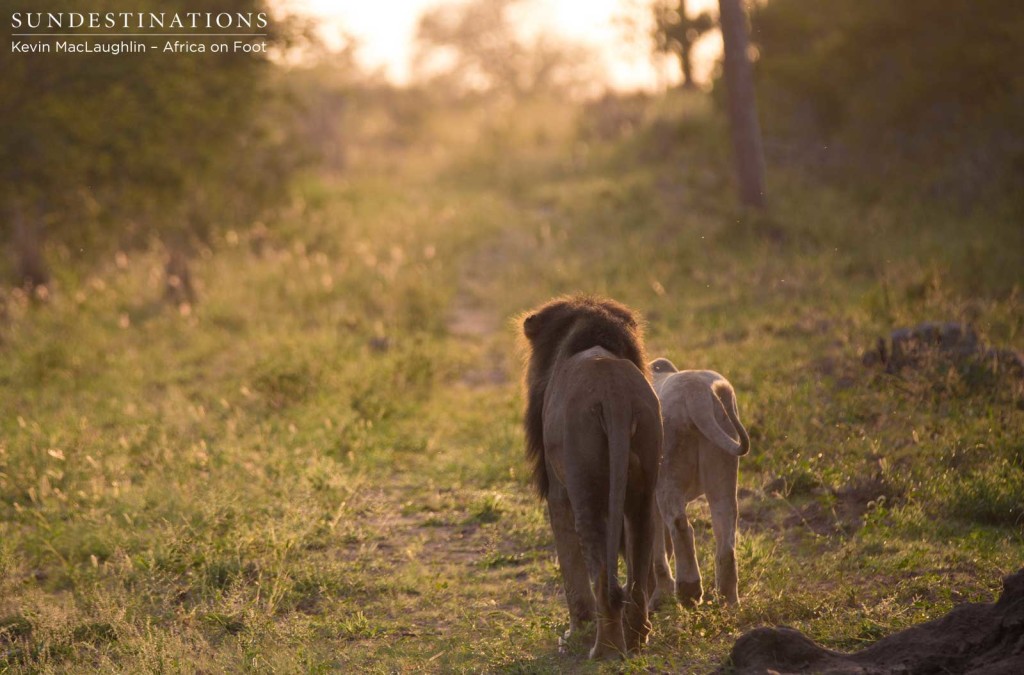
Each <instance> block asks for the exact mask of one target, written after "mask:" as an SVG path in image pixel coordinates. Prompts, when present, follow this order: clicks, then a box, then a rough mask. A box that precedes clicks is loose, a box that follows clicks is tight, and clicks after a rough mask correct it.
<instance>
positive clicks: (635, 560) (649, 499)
mask: <svg viewBox="0 0 1024 675" xmlns="http://www.w3.org/2000/svg"><path fill="white" fill-rule="evenodd" d="M652 488H653V486H652ZM651 493H653V490H652V491H651ZM651 493H648V494H646V495H645V494H631V495H630V496H629V500H628V501H627V506H626V508H627V514H628V515H627V520H628V522H629V528H628V533H629V536H628V540H629V541H628V552H627V558H626V562H627V565H626V566H627V571H628V583H627V588H628V590H629V597H628V598H627V604H626V610H625V632H626V649H627V650H629V653H631V654H632V653H635V652H636V651H638V650H639V649H640V648H641V647H643V646H644V645H645V644H647V636H648V635H650V633H651V622H650V617H649V602H648V598H649V594H648V588H647V581H648V579H649V578H650V575H651V574H652V573H653V566H654V541H655V539H656V538H658V537H661V536H662V525H661V523H660V522H657V521H656V520H655V518H656V517H657V514H656V513H655V508H654V495H653V494H651Z"/></svg>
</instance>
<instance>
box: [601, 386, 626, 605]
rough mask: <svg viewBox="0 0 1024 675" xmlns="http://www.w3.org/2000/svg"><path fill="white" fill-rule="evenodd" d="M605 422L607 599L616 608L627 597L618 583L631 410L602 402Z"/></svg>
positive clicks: (623, 602)
mask: <svg viewBox="0 0 1024 675" xmlns="http://www.w3.org/2000/svg"><path fill="white" fill-rule="evenodd" d="M604 412H605V414H606V415H607V417H606V418H605V421H606V424H607V425H608V430H607V433H608V468H609V474H608V476H609V478H608V532H607V536H608V542H607V544H608V549H607V551H606V564H607V565H608V599H609V602H610V603H611V606H612V607H613V608H615V609H618V608H620V607H622V605H623V604H625V601H626V597H625V594H624V593H623V591H622V587H621V586H619V545H620V543H621V540H622V528H623V524H624V520H625V508H626V484H627V482H628V479H629V446H630V437H631V435H632V420H633V413H632V411H631V410H629V408H626V409H623V408H622V407H621V406H610V405H609V406H605V408H604Z"/></svg>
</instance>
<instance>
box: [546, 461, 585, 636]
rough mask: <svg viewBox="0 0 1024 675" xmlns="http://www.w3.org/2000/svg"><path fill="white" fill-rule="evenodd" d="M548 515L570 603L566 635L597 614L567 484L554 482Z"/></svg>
mask: <svg viewBox="0 0 1024 675" xmlns="http://www.w3.org/2000/svg"><path fill="white" fill-rule="evenodd" d="M548 516H549V517H550V518H551V530H552V532H553V534H554V537H555V549H556V550H557V552H558V566H559V568H560V569H561V571H562V583H563V584H564V586H565V601H566V604H567V605H568V606H569V630H568V631H567V632H566V635H565V638H566V639H568V638H569V636H570V635H572V634H574V633H576V632H577V631H580V630H582V628H583V624H585V623H587V622H590V621H593V620H594V616H595V610H596V608H595V601H594V593H593V591H592V590H591V588H590V577H589V575H588V574H587V566H586V563H585V561H584V558H583V550H582V548H581V547H580V540H579V537H578V536H577V535H576V526H575V522H574V519H573V515H572V505H571V504H570V503H569V495H568V493H567V492H566V490H565V487H564V486H563V485H561V484H560V483H557V482H555V481H553V482H552V485H551V486H550V488H549V490H548Z"/></svg>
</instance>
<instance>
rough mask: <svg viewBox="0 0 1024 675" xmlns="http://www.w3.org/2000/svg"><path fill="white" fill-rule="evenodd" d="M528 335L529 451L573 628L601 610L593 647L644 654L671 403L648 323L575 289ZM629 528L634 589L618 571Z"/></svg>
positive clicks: (597, 653) (531, 322) (602, 652)
mask: <svg viewBox="0 0 1024 675" xmlns="http://www.w3.org/2000/svg"><path fill="white" fill-rule="evenodd" d="M523 334H524V335H525V336H526V338H527V340H528V342H529V361H528V366H527V372H526V387H527V402H526V416H525V420H524V422H525V427H526V453H527V457H528V458H529V459H530V460H531V461H532V463H533V479H534V484H535V486H536V488H537V490H538V492H539V493H540V495H541V497H546V498H547V503H548V515H549V516H550V518H551V529H552V531H553V533H554V538H555V547H556V549H557V551H558V562H559V566H560V567H561V569H562V580H563V582H564V584H565V597H566V601H567V603H568V605H569V631H570V632H573V631H575V630H577V629H579V628H580V627H581V625H582V624H583V622H585V621H590V620H592V619H593V618H594V615H595V613H596V618H597V639H596V641H595V643H594V647H593V648H592V649H591V650H590V657H591V658H603V657H607V656H613V655H621V654H624V653H626V652H630V653H631V652H635V651H636V650H637V649H639V648H640V647H641V646H642V645H643V644H645V643H646V642H647V636H648V634H649V633H650V630H651V624H650V622H649V621H648V615H647V587H646V586H647V582H648V579H650V578H651V575H653V573H654V570H653V552H654V549H653V546H654V542H653V540H654V537H655V534H656V533H657V530H656V525H657V521H656V520H655V519H656V507H655V504H654V499H655V497H654V491H655V486H656V483H657V479H658V465H659V462H660V460H661V410H660V407H659V405H658V397H657V396H656V395H655V393H654V390H653V389H652V388H651V385H650V383H649V382H648V380H647V376H646V366H645V365H644V350H643V338H642V332H641V329H640V327H639V325H638V323H637V320H636V319H635V318H634V317H633V314H632V312H631V311H630V310H629V309H628V308H626V307H625V306H623V305H621V304H619V303H617V302H614V301H612V300H604V299H597V298H592V297H585V296H574V297H565V298H560V299H557V300H552V301H551V302H549V303H547V304H546V305H544V306H542V307H540V308H539V309H538V310H536V311H535V312H534V313H532V314H530V315H529V316H527V317H526V319H525V320H524V321H523ZM623 532H625V538H626V546H625V547H624V548H625V557H626V570H627V577H628V578H627V583H626V590H625V592H624V591H623V589H622V587H621V586H620V585H619V579H618V573H617V568H618V560H619V549H620V542H621V538H622V535H623ZM592 585H593V587H592ZM626 594H628V596H629V597H628V603H627V601H626V600H627V598H626ZM595 595H596V600H595ZM623 610H625V630H624V628H623Z"/></svg>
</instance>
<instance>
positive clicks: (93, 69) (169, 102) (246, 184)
mask: <svg viewBox="0 0 1024 675" xmlns="http://www.w3.org/2000/svg"><path fill="white" fill-rule="evenodd" d="M116 5H118V3H111V2H106V3H102V2H101V3H99V4H98V5H93V6H91V7H90V10H91V11H97V12H102V11H105V10H106V9H110V10H111V11H115V10H116V9H117V7H116ZM0 7H2V9H3V14H4V15H5V16H8V15H9V14H10V13H11V12H14V11H31V10H38V9H39V7H38V3H33V2H26V1H25V0H3V2H2V3H0ZM46 9H47V10H48V11H52V12H60V11H72V10H80V9H81V6H80V3H75V2H72V1H71V0H55V1H54V2H52V3H48V5H47V7H46ZM133 9H134V10H135V11H146V10H154V11H155V10H160V11H165V12H173V11H175V10H179V11H182V12H184V11H189V10H194V8H193V7H192V5H190V4H189V3H188V2H185V1H184V0H174V1H172V2H160V3H157V2H142V3H136V4H135V5H134V6H133ZM215 9H216V10H217V11H224V12H232V13H234V12H241V13H247V12H253V13H257V12H259V11H263V10H265V9H266V8H265V5H264V3H263V1H262V0H222V1H220V2H218V3H217V7H216V8H215ZM268 30H269V31H270V32H271V37H270V40H271V41H272V42H273V41H275V40H278V39H281V38H283V37H284V36H283V34H282V33H281V31H283V30H284V28H283V24H282V25H281V26H277V25H275V22H273V21H272V22H271V24H270V26H269V27H268ZM108 39H113V38H108ZM167 39H168V40H173V38H167ZM148 43H149V44H152V43H153V40H149V41H148ZM269 67H270V63H269V61H268V59H267V57H266V55H264V54H259V53H244V52H237V53H236V52H233V51H232V52H228V53H221V54H212V53H210V52H209V51H208V52H206V53H201V54H188V53H174V54H166V53H163V51H162V49H159V50H148V51H147V52H144V53H132V54H122V55H120V56H116V57H114V56H111V55H109V54H103V53H79V54H74V55H70V56H69V55H68V54H62V53H57V52H56V51H54V52H52V53H33V54H22V53H14V52H13V50H11V51H7V52H4V53H3V54H0V71H2V72H3V73H4V77H3V78H2V80H0V120H2V121H3V126H4V128H5V133H4V134H3V136H2V137H0V213H2V215H3V216H4V217H3V219H2V222H4V223H6V222H9V221H11V220H13V219H15V218H16V217H20V216H19V215H18V214H22V213H27V214H28V216H26V217H27V218H29V219H32V220H35V221H38V222H41V223H46V224H47V225H48V226H49V229H50V230H51V235H54V236H57V237H58V238H59V239H60V240H61V241H63V242H64V243H65V245H67V246H69V247H71V248H72V250H77V249H78V248H79V247H86V246H90V247H91V246H92V245H95V244H96V243H97V236H102V237H105V238H109V236H110V235H111V234H114V235H115V238H121V239H127V240H129V241H131V240H135V241H136V242H139V241H145V237H146V236H148V235H150V234H153V233H164V234H166V233H167V232H168V231H170V232H172V233H173V232H176V233H178V234H179V235H180V234H182V233H188V234H193V233H195V234H199V235H200V236H206V235H208V234H209V231H210V229H211V228H212V227H213V226H215V224H217V223H220V222H223V221H227V222H238V221H240V220H243V221H244V220H245V219H247V218H252V217H253V215H254V214H255V213H258V212H259V211H260V209H261V208H263V207H264V206H266V205H267V204H268V203H269V202H270V201H271V200H273V199H275V198H277V197H280V196H281V195H282V194H283V187H284V185H285V184H286V182H287V181H286V178H285V177H286V175H287V172H288V170H289V168H290V167H291V166H292V163H291V162H290V161H289V157H291V156H292V155H293V153H288V152H281V150H282V146H283V144H284V139H283V138H281V133H280V131H279V129H276V128H275V127H274V126H273V125H272V124H271V123H270V121H269V119H268V115H267V112H268V111H269V110H272V109H273V106H272V105H267V101H268V99H269V98H271V97H270V96H269V93H268V89H267V77H266V76H267V74H268V69H269ZM269 153H275V154H276V155H277V156H276V157H275V161H273V162H271V161H268V160H267V156H268V154H269ZM8 237H9V233H8V232H7V230H6V228H5V229H4V230H0V242H2V241H3V240H5V239H7V238H8Z"/></svg>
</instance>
